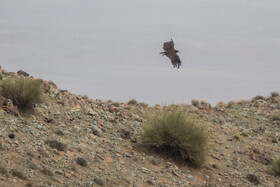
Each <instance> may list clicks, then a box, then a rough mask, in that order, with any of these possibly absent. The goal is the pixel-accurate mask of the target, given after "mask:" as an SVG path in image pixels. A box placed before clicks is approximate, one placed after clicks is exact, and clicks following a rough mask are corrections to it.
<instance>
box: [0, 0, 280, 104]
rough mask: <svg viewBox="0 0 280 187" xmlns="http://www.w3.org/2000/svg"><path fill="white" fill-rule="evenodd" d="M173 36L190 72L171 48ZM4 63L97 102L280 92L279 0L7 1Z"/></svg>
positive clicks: (1, 42) (2, 6)
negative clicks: (175, 61) (171, 55)
mask: <svg viewBox="0 0 280 187" xmlns="http://www.w3.org/2000/svg"><path fill="white" fill-rule="evenodd" d="M171 38H173V40H174V42H175V48H176V49H178V50H180V53H179V56H180V58H181V61H182V62H183V64H182V68H180V69H179V70H178V69H175V68H173V67H172V65H171V63H170V61H169V59H168V58H166V57H162V56H161V55H159V54H158V53H159V52H161V51H162V44H163V42H164V41H169V40H170V39H171ZM0 65H2V67H3V69H5V70H7V71H18V70H20V69H22V70H24V71H26V72H28V73H29V74H31V75H33V76H35V77H40V78H43V79H46V80H52V81H54V82H55V83H56V84H57V85H58V86H59V88H61V89H67V90H69V91H71V92H73V93H76V94H81V95H88V96H89V97H90V98H92V99H96V98H99V99H104V100H105V99H112V100H114V101H128V100H129V99H131V98H135V99H137V100H138V101H143V102H146V103H149V104H156V103H158V104H171V103H181V102H185V103H190V102H191V100H192V99H193V98H197V99H206V100H207V101H209V102H211V103H212V104H215V103H216V102H218V101H225V102H227V101H229V100H238V99H250V98H252V97H253V96H256V95H269V94H270V92H271V91H280V1H279V0H106V1H104V0H0Z"/></svg>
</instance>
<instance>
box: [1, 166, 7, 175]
mask: <svg viewBox="0 0 280 187" xmlns="http://www.w3.org/2000/svg"><path fill="white" fill-rule="evenodd" d="M0 175H5V176H6V177H8V171H7V169H6V167H4V166H2V165H0Z"/></svg>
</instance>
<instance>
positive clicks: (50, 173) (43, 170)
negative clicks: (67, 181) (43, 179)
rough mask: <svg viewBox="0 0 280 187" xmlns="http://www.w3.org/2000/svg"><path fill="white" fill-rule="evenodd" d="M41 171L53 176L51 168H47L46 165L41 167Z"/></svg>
mask: <svg viewBox="0 0 280 187" xmlns="http://www.w3.org/2000/svg"><path fill="white" fill-rule="evenodd" d="M41 172H42V173H43V174H44V175H47V176H50V177H51V176H53V172H52V171H51V170H49V169H48V168H46V167H43V169H42V170H41Z"/></svg>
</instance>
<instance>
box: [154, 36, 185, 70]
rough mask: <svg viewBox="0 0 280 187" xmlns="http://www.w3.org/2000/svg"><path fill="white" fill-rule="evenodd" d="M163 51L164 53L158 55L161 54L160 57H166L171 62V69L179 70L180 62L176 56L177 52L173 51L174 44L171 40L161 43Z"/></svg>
mask: <svg viewBox="0 0 280 187" xmlns="http://www.w3.org/2000/svg"><path fill="white" fill-rule="evenodd" d="M163 50H164V52H160V53H159V54H162V56H164V55H166V56H167V57H168V58H169V59H170V60H171V63H172V65H173V67H174V68H175V67H177V68H178V69H179V68H180V66H181V64H182V62H181V60H180V57H179V56H178V55H177V53H178V52H179V51H178V50H175V49H174V42H173V40H172V39H171V41H170V42H164V43H163Z"/></svg>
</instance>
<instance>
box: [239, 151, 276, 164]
mask: <svg viewBox="0 0 280 187" xmlns="http://www.w3.org/2000/svg"><path fill="white" fill-rule="evenodd" d="M245 154H246V155H248V156H249V157H250V158H251V159H252V160H254V161H256V162H259V163H261V164H263V165H270V164H272V163H273V159H272V158H271V157H270V156H269V155H268V154H265V153H261V152H260V150H259V149H257V148H254V147H253V148H250V150H249V151H246V152H245Z"/></svg>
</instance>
